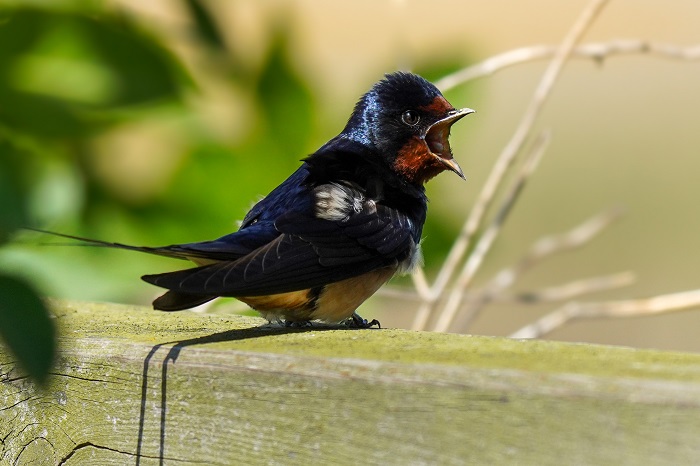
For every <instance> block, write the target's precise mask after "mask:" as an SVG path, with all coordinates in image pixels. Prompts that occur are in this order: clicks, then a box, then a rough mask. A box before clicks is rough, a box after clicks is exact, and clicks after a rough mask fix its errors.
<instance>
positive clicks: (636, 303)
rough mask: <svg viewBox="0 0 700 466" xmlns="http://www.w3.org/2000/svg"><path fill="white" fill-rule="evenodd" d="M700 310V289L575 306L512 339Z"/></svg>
mask: <svg viewBox="0 0 700 466" xmlns="http://www.w3.org/2000/svg"><path fill="white" fill-rule="evenodd" d="M696 307H700V289H698V290H691V291H683V292H680V293H672V294H666V295H660V296H655V297H653V298H648V299H631V300H626V301H609V302H602V303H578V302H571V303H568V304H566V305H564V306H562V307H561V308H559V309H557V310H555V311H552V312H551V313H549V314H547V315H545V316H544V317H542V318H540V319H538V320H537V321H535V322H533V323H532V324H529V325H526V326H525V327H523V328H521V329H520V330H518V331H516V332H514V333H513V334H511V335H510V336H511V338H539V337H542V336H543V335H546V334H548V333H550V332H552V331H553V330H555V329H557V328H559V327H561V326H563V325H564V324H566V323H568V322H569V321H571V320H574V319H593V318H601V317H638V316H644V315H653V314H663V313H668V312H677V311H683V310H686V309H691V308H696Z"/></svg>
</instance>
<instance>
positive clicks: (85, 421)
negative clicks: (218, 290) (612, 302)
mask: <svg viewBox="0 0 700 466" xmlns="http://www.w3.org/2000/svg"><path fill="white" fill-rule="evenodd" d="M54 307H55V311H54V312H55V314H56V316H57V322H58V325H59V327H60V329H61V338H60V344H61V349H60V356H59V359H58V361H57V365H56V368H55V375H54V377H53V378H52V380H51V383H50V385H49V387H48V388H47V389H46V390H43V391H42V390H37V389H36V388H35V387H33V385H32V384H31V383H30V382H29V381H28V380H27V379H26V378H23V377H22V376H21V374H20V373H19V372H18V370H17V369H16V368H15V367H14V364H13V361H12V359H11V358H10V357H9V356H8V355H7V354H6V353H0V371H1V376H0V380H1V383H0V409H1V411H0V464H10V465H14V464H19V465H25V464H32V465H44V464H51V465H54V464H61V465H75V464H90V465H93V464H95V465H99V464H119V465H122V464H140V465H154V464H175V465H201V464H213V465H228V464H484V465H486V464H493V465H501V464H537V465H547V464H553V465H560V464H596V465H600V464H616V465H620V464H630V465H640V464H645V465H649V464H664V465H668V464H700V355H695V354H681V353H671V352H656V351H646V350H635V349H629V348H614V347H604V346H594V345H584V344H565V343H555V342H544V341H516V340H509V339H503V338H488V337H475V336H467V335H450V334H434V333H425V332H410V331H404V330H389V329H382V330H322V329H318V328H313V329H310V330H309V329H302V330H299V329H283V328H266V327H260V325H261V324H263V323H264V321H262V320H261V319H254V318H245V317H238V316H230V317H223V316H207V315H198V314H194V313H187V312H184V313H175V314H166V313H158V312H154V311H150V310H148V309H145V308H137V307H129V306H122V305H111V304H86V303H65V302H63V303H56V304H55V306H54Z"/></svg>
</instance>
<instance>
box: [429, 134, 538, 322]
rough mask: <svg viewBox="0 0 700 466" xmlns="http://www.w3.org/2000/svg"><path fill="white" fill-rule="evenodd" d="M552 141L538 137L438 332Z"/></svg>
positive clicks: (467, 268) (447, 306) (471, 259)
mask: <svg viewBox="0 0 700 466" xmlns="http://www.w3.org/2000/svg"><path fill="white" fill-rule="evenodd" d="M550 140H551V137H550V133H549V131H544V132H542V133H541V134H540V136H539V137H538V138H537V141H535V144H534V145H533V147H532V150H531V152H530V154H529V155H528V158H527V160H526V161H525V164H524V165H523V166H522V168H521V170H520V173H519V174H518V177H517V178H516V180H515V182H514V183H513V186H512V187H511V189H510V191H509V192H508V193H506V197H505V199H504V200H503V203H502V205H501V208H500V209H499V210H498V213H497V214H496V216H495V217H494V218H493V220H492V221H491V224H490V225H489V226H488V228H487V229H486V230H485V231H484V233H483V234H482V235H481V237H480V238H479V241H478V242H477V243H476V247H475V248H474V251H472V254H471V255H470V256H469V259H467V262H466V263H465V264H464V267H463V268H462V272H461V273H460V275H459V277H458V278H457V282H456V284H455V287H454V288H453V289H452V292H451V293H450V296H449V298H448V300H447V304H445V307H444V309H443V310H442V312H441V313H440V317H439V318H438V321H437V323H436V324H435V330H436V331H438V332H446V331H447V330H449V328H450V325H451V324H452V320H453V319H454V317H455V315H456V313H457V311H458V310H459V306H460V304H461V302H462V299H463V298H464V294H465V292H466V289H467V286H469V284H470V283H471V281H472V279H473V278H474V276H475V275H476V272H477V271H478V270H479V268H480V267H481V264H482V263H483V262H484V259H485V258H486V254H488V252H489V251H490V250H491V246H492V245H493V243H494V241H495V240H496V238H497V237H498V234H499V233H500V232H501V230H502V228H503V224H504V223H505V220H506V218H507V217H508V214H509V213H510V211H511V209H512V208H513V205H515V202H516V201H517V200H518V198H519V197H520V193H521V192H522V190H523V188H524V187H525V184H526V183H527V181H528V180H529V179H530V176H532V174H533V173H534V171H535V169H536V168H537V165H539V162H540V160H542V155H543V154H544V151H545V149H546V148H547V146H549V141H550Z"/></svg>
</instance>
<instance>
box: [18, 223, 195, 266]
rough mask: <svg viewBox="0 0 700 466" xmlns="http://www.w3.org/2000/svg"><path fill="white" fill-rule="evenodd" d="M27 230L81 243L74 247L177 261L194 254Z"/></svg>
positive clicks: (173, 248)
mask: <svg viewBox="0 0 700 466" xmlns="http://www.w3.org/2000/svg"><path fill="white" fill-rule="evenodd" d="M25 229H26V230H30V231H36V232H38V233H43V234H47V235H52V236H58V237H60V238H67V239H72V240H75V241H80V242H81V243H77V244H72V246H94V247H101V248H113V249H125V250H127V251H138V252H145V253H147V254H155V255H158V256H165V257H172V258H175V259H184V260H189V259H190V257H191V256H192V253H190V254H189V256H188V254H186V252H185V251H182V250H180V248H179V247H178V246H162V247H148V246H132V245H130V244H123V243H112V242H109V241H102V240H99V239H92V238H84V237H82V236H75V235H67V234H65V233H56V232H55V231H48V230H41V229H39V228H25Z"/></svg>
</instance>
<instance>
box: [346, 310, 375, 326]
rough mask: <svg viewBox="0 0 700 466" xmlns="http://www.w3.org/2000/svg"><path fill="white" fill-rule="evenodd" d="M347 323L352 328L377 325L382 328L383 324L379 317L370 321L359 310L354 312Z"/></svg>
mask: <svg viewBox="0 0 700 466" xmlns="http://www.w3.org/2000/svg"><path fill="white" fill-rule="evenodd" d="M345 325H346V326H348V327H350V328H372V327H374V326H375V325H376V326H377V328H382V324H380V323H379V321H378V320H377V319H372V320H371V321H369V322H368V321H367V319H363V318H362V317H360V315H359V314H358V313H357V312H353V313H352V315H351V316H350V318H349V319H347V320H346V321H345Z"/></svg>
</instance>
